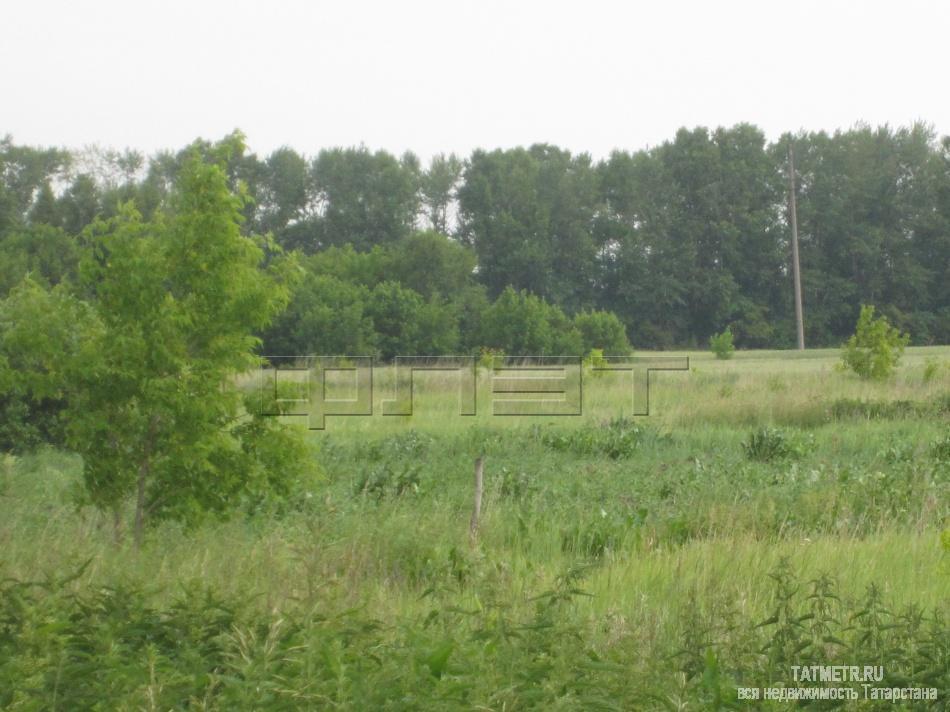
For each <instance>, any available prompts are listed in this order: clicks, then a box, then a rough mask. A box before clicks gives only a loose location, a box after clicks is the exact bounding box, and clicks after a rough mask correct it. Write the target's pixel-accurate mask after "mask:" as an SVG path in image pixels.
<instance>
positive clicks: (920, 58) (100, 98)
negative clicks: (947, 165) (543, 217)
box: [0, 0, 950, 158]
mask: <svg viewBox="0 0 950 712" xmlns="http://www.w3.org/2000/svg"><path fill="white" fill-rule="evenodd" d="M0 22H2V24H0V27H2V31H0V37H2V39H0V135H3V134H5V133H10V134H12V135H13V138H14V140H15V141H16V142H18V143H29V144H43V145H62V146H68V147H74V148H78V147H82V146H85V145H88V144H93V143H98V144H101V145H103V146H111V147H115V148H124V147H126V146H129V147H134V148H138V149H141V150H144V151H147V152H151V151H154V150H155V149H159V148H178V147H181V146H183V145H184V144H186V143H188V142H190V141H191V140H193V139H195V138H196V137H199V136H202V137H205V138H219V137H220V136H222V135H224V134H225V133H227V132H229V131H230V130H232V129H234V128H240V129H242V130H243V131H244V132H245V133H246V134H247V136H248V141H249V143H250V146H251V148H252V149H253V150H255V151H257V152H258V153H267V152H269V151H270V150H272V149H274V148H277V147H279V146H281V145H285V144H286V145H290V146H293V147H294V148H296V149H298V150H300V151H304V152H307V153H315V152H316V151H318V150H319V149H320V148H322V147H326V146H335V145H355V144H359V143H365V144H366V145H367V146H369V147H371V148H385V149H387V150H389V151H392V152H395V153H401V152H402V151H404V150H407V149H409V150H413V151H415V152H416V153H418V154H419V155H420V156H422V157H423V158H427V157H429V156H431V155H432V154H433V153H437V152H439V151H456V152H459V153H462V154H467V153H469V152H470V151H471V150H472V149H473V148H475V147H484V148H494V147H509V146H514V145H519V144H524V145H527V144H530V143H534V142H540V141H547V142H551V143H555V144H558V145H560V146H563V147H567V148H570V149H572V150H575V151H588V152H590V153H592V154H593V155H594V156H595V157H601V156H604V155H606V154H608V153H609V152H610V150H611V149H613V148H624V149H637V148H642V147H645V146H647V145H655V144H657V143H660V142H662V141H663V140H665V139H668V138H671V137H672V136H673V134H674V133H675V131H676V129H677V128H678V127H680V126H684V125H686V126H695V125H698V124H702V125H707V126H718V125H730V124H733V123H736V122H739V121H749V122H752V123H755V124H757V125H759V126H760V127H762V128H763V129H764V130H765V131H766V134H767V135H768V136H769V137H770V138H775V137H777V136H778V135H780V134H781V133H782V132H784V131H787V130H797V129H800V128H805V129H828V130H833V129H835V128H847V127H848V126H851V125H853V124H854V123H855V122H857V121H867V122H869V123H871V124H880V123H885V122H887V123H890V124H892V125H900V124H907V123H910V122H912V121H915V120H924V121H926V122H929V123H932V124H933V125H934V126H935V128H936V129H937V131H939V132H940V133H950V95H948V93H947V86H948V74H947V70H948V69H950V49H948V45H947V42H948V39H950V29H948V28H950V2H946V1H944V2H936V1H934V2H920V1H916V2H908V1H907V0H904V1H902V2H896V1H895V2H841V1H837V2H836V1H835V0H824V1H823V2H810V1H809V2H801V1H796V0H788V1H787V2H782V3H779V2H772V1H771V0H764V1H760V2H726V1H720V2H714V1H713V2H685V1H669V0H667V1H663V0H655V1H654V2H650V3H637V2H595V1H590V0H588V1H586V2H579V1H576V2H560V1H550V0H549V1H548V2H517V1H516V0H509V2H493V1H485V0H482V1H479V2H453V1H452V0H443V1H442V2H417V1H412V0H401V1H399V2H365V1H354V0H349V1H346V2H343V1H337V2H281V1H280V0H272V1H271V2H242V1H234V0H230V1H228V2H219V1H214V2H198V0H192V1H191V2H181V1H179V0H163V1H162V2H153V1H148V2H135V1H130V0H121V1H120V0H105V1H102V2H95V3H94V2H83V1H76V0H74V1H73V2H49V1H44V0H6V1H5V2H4V4H3V7H2V10H0Z"/></svg>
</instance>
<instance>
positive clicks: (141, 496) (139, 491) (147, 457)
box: [134, 416, 158, 549]
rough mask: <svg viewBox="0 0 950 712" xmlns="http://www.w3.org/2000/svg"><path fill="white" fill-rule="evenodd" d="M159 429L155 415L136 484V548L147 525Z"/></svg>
mask: <svg viewBox="0 0 950 712" xmlns="http://www.w3.org/2000/svg"><path fill="white" fill-rule="evenodd" d="M157 431H158V416H153V417H152V420H151V422H150V423H149V425H148V436H147V438H146V440H145V448H144V450H143V452H142V462H141V463H140V464H139V471H138V478H137V482H136V486H135V525H134V539H135V548H136V549H140V548H141V546H142V535H143V530H144V527H145V484H146V481H147V480H148V473H149V470H150V469H151V466H152V448H153V446H154V444H155V434H156V433H157Z"/></svg>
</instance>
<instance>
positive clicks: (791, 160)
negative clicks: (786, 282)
mask: <svg viewBox="0 0 950 712" xmlns="http://www.w3.org/2000/svg"><path fill="white" fill-rule="evenodd" d="M788 212H789V221H790V222H791V224H792V276H793V279H794V280H795V326H796V328H797V331H798V350H799V351H804V350H805V322H804V320H803V318H802V273H801V267H800V266H799V263H798V210H797V209H796V207H795V155H794V154H793V153H792V142H791V141H789V142H788Z"/></svg>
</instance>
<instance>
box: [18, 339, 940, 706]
mask: <svg viewBox="0 0 950 712" xmlns="http://www.w3.org/2000/svg"><path fill="white" fill-rule="evenodd" d="M948 355H950V349H909V350H908V353H907V356H906V357H905V365H904V366H903V367H902V369H901V370H900V372H899V373H898V375H897V376H896V378H895V379H893V380H892V381H890V382H886V383H883V384H873V385H870V386H869V385H868V384H866V383H863V382H859V381H858V380H857V379H856V378H852V377H850V376H848V375H846V374H843V373H839V372H838V371H836V370H835V369H834V363H835V359H836V358H837V354H836V352H834V351H822V352H805V354H797V353H792V354H789V353H782V352H765V353H751V354H750V353H743V352H738V353H737V354H736V357H735V358H734V359H733V360H731V361H728V362H720V361H716V360H714V359H712V358H711V357H710V356H708V355H704V354H698V355H697V354H691V363H692V366H693V368H694V369H695V370H692V371H691V372H689V373H685V372H683V373H676V372H672V373H662V372H660V373H655V374H654V375H653V378H652V386H651V394H650V396H651V415H650V417H648V418H633V417H631V416H630V412H631V407H632V403H631V396H632V391H631V388H629V387H628V386H629V384H626V385H625V384H624V377H623V376H615V375H608V376H604V377H598V378H589V379H587V381H585V410H584V415H582V416H579V417H557V418H552V417H531V416H523V417H505V418H500V417H492V416H491V415H490V408H489V407H488V403H489V400H488V399H489V398H490V396H491V394H490V384H489V383H488V379H487V377H486V376H484V375H483V376H482V380H481V382H480V391H479V403H480V411H479V414H478V415H476V416H474V417H462V416H459V415H458V414H457V401H456V399H455V390H454V389H455V388H456V384H455V382H454V381H453V380H452V378H451V377H448V376H446V375H445V374H427V375H425V376H423V378H422V380H421V381H420V382H419V384H418V385H417V400H416V403H415V404H414V405H415V407H414V411H415V413H414V415H413V416H412V417H411V418H406V417H394V416H380V415H375V416H373V417H370V418H330V419H328V427H327V430H326V431H325V432H314V433H312V437H313V438H314V439H315V441H316V443H317V446H318V451H319V458H320V464H321V467H320V468H319V471H320V474H319V475H315V477H314V479H313V480H312V481H310V482H305V483H302V484H301V488H300V489H299V491H295V492H294V493H293V494H292V496H291V497H290V498H289V500H288V501H287V502H285V503H283V504H281V505H280V506H276V505H275V506H274V507H273V508H272V509H267V510H250V509H244V510H240V511H237V512H235V513H234V515H233V516H232V518H231V519H230V520H228V521H224V522H221V521H207V522H204V523H202V524H200V525H198V526H196V527H194V528H192V529H190V530H185V529H182V528H181V527H178V526H175V525H172V524H162V525H160V526H158V527H156V528H155V529H154V530H152V531H150V532H149V534H148V537H147V539H146V542H145V545H144V546H143V548H142V549H141V550H140V551H135V550H134V549H132V548H131V547H128V546H117V545H116V544H114V543H113V540H112V536H111V519H109V518H107V517H105V516H103V515H100V514H98V513H96V512H95V511H93V510H90V509H82V508H80V509H77V507H76V505H75V504H74V502H75V496H74V495H75V492H76V489H77V487H78V486H79V477H80V470H81V463H80V462H79V461H78V460H77V458H75V457H74V456H71V455H69V454H66V453H60V452H55V451H41V452H38V453H35V454H33V455H29V456H24V457H21V458H16V459H13V458H8V459H6V460H5V461H4V462H3V463H0V465H2V470H0V579H2V580H3V581H4V583H3V584H2V585H0V707H4V708H12V709H92V708H101V709H143V708H144V709H170V708H179V707H195V708H207V709H295V708H318V709H320V708H344V709H385V708H390V709H456V708H466V709H525V708H534V707H540V706H553V707H555V708H564V709H598V708H602V709H708V708H716V707H717V706H723V705H726V704H727V703H730V702H732V703H734V702H735V697H736V695H735V687H736V686H737V685H765V684H773V683H783V682H789V681H790V670H789V668H790V666H791V665H793V664H802V665H805V664H812V663H814V664H884V665H885V668H886V669H887V670H888V675H890V677H889V678H888V679H889V681H890V682H891V683H893V684H902V685H903V684H905V683H907V684H909V683H911V682H912V683H914V684H920V685H930V686H935V687H938V688H939V689H940V695H941V699H944V700H945V699H946V695H947V694H948V693H950V689H948V687H950V680H948V678H947V670H948V669H950V662H948V661H950V652H948V641H950V630H948V627H947V623H946V616H947V613H948V599H947V596H946V591H947V590H948V588H950V552H948V551H947V550H946V548H945V546H944V545H942V544H941V537H942V536H943V538H944V540H946V539H947V537H948V535H947V534H945V532H946V531H947V530H948V528H950V522H948V519H950V496H948V495H950V457H948V455H947V452H948V450H947V447H946V442H947V432H948V427H947V426H948V423H950V408H948V407H947V406H948V399H947V394H948V393H950V369H943V370H940V369H939V368H938V369H937V370H936V371H935V369H934V368H932V367H931V364H932V363H934V362H935V360H936V361H937V362H938V363H941V362H942V361H941V360H942V359H944V360H945V359H947V356H948ZM376 381H377V391H376V398H377V408H376V412H377V413H378V412H379V408H378V401H379V400H381V399H382V398H387V397H391V394H390V393H387V388H389V387H390V386H391V385H392V379H391V374H390V373H387V372H385V371H383V372H381V373H380V374H379V375H378V376H377V379H376ZM288 420H290V421H291V422H292V419H288ZM482 454H484V455H485V456H486V482H485V499H484V503H483V519H482V522H481V526H480V531H479V538H478V540H477V542H476V543H475V544H474V545H472V544H471V543H470V541H469V537H468V517H469V514H470V508H471V501H470V500H471V496H472V492H471V488H472V485H471V479H472V461H473V459H474V457H475V456H477V455H482ZM772 619H775V620H774V621H773V620H772ZM769 621H772V622H769ZM829 641H830V642H829ZM864 708H867V707H862V709H864Z"/></svg>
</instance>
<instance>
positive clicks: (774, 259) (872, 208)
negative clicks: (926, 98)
mask: <svg viewBox="0 0 950 712" xmlns="http://www.w3.org/2000/svg"><path fill="white" fill-rule="evenodd" d="M231 138H233V137H229V138H226V139H225V140H224V141H222V142H219V143H217V144H216V143H209V142H207V141H197V142H195V143H194V144H193V145H192V146H189V147H186V148H184V149H182V150H181V151H179V152H177V153H159V154H156V155H154V156H151V157H148V158H146V157H145V156H143V155H141V154H138V153H135V152H134V151H126V152H122V153H119V152H113V151H98V152H95V151H94V152H92V153H90V152H89V151H85V152H75V151H74V152H69V151H65V150H61V149H44V148H32V147H27V146H21V145H17V144H15V143H14V142H13V140H12V139H11V138H6V139H0V176H2V179H0V184H2V187H0V236H2V239H0V294H2V295H5V294H6V293H7V292H8V291H9V290H10V289H12V288H13V287H14V286H15V285H16V284H18V283H19V282H20V280H21V279H22V277H23V276H24V275H25V274H26V273H27V272H29V273H30V274H31V276H32V278H33V279H34V281H36V282H38V283H41V284H45V285H47V286H52V285H54V284H56V283H58V282H59V281H61V280H62V279H64V278H66V277H69V276H71V275H73V274H74V273H75V271H76V265H77V263H78V252H79V250H78V249H77V248H78V245H77V244H76V243H77V239H76V238H77V236H78V235H79V234H80V233H81V232H82V231H83V229H84V228H85V227H87V226H88V225H89V224H90V223H92V222H93V221H94V220H95V219H96V218H97V217H98V218H102V219H106V220H108V219H111V218H114V217H116V216H117V215H119V214H120V212H121V209H122V208H121V206H122V205H123V203H125V202H126V201H129V200H133V201H134V202H135V207H136V209H137V210H138V211H139V212H140V213H141V215H142V217H143V219H144V220H146V221H147V220H149V219H151V217H152V214H153V213H154V212H156V211H161V210H162V208H163V206H165V204H166V203H167V202H168V199H169V197H170V194H171V193H172V192H173V190H174V186H175V183H176V180H177V177H178V175H179V173H180V172H181V170H182V167H183V166H185V165H186V163H187V160H188V156H189V155H191V154H192V152H194V151H197V152H199V153H201V154H202V155H205V156H208V157H211V158H213V157H214V156H215V155H217V156H222V153H221V150H220V147H221V146H222V145H231V146H232V147H233V148H232V150H230V151H228V152H227V153H226V154H225V155H223V156H222V157H223V159H224V161H225V172H226V174H227V176H228V180H229V185H230V187H231V189H232V190H234V191H235V192H237V191H239V190H240V191H242V192H243V194H244V195H245V196H246V197H247V200H245V201H244V202H243V204H242V206H241V208H240V210H241V213H242V215H243V216H244V218H245V220H244V223H243V226H242V229H243V231H244V232H245V233H246V234H248V235H251V234H257V235H267V234H271V235H272V236H273V240H274V244H276V245H279V246H280V247H281V248H282V249H283V250H284V251H286V252H290V251H294V250H298V251H300V252H301V253H302V254H304V255H306V256H307V259H302V260H301V266H302V268H303V274H302V275H301V279H300V281H299V286H298V289H297V290H296V291H295V293H294V294H293V295H292V298H291V304H290V307H289V309H288V311H287V312H286V313H285V315H284V316H283V317H281V318H278V319H277V320H275V321H274V322H273V323H272V324H271V325H270V327H268V328H267V329H266V330H264V331H263V332H262V334H261V336H263V338H264V353H268V354H307V353H342V352H343V351H345V352H346V353H352V352H353V351H357V352H359V353H360V354H370V353H375V354H380V355H384V356H387V357H388V356H389V355H391V353H392V350H393V349H394V348H399V349H405V348H406V347H407V345H408V346H409V347H411V348H416V349H419V350H420V351H419V352H420V353H421V352H422V350H424V352H425V353H428V354H441V353H477V352H478V349H479V347H482V346H493V347H495V348H502V349H505V350H506V351H507V352H508V353H512V354H513V353H516V350H515V349H514V348H513V344H510V343H509V344H505V343H487V342H485V341H484V339H485V338H486V335H485V334H483V333H482V331H481V326H482V321H483V316H484V315H485V312H486V310H488V309H489V308H490V307H491V306H492V305H493V304H494V303H495V302H496V300H498V299H499V298H501V297H502V296H503V295H504V293H505V291H506V290H507V289H509V288H510V289H512V290H513V291H514V292H515V294H520V293H522V292H525V293H527V294H529V295H531V296H532V297H534V298H537V299H540V300H543V303H544V304H545V305H546V307H549V308H550V309H548V311H549V312H550V314H549V315H548V318H546V321H548V323H549V324H552V323H553V324H554V326H555V328H557V329H561V328H563V329H564V333H560V334H557V337H556V340H557V341H559V342H563V343H566V344H568V345H570V346H575V345H576V335H575V334H574V333H573V332H574V331H575V330H579V331H580V332H581V335H582V344H581V345H582V350H578V351H577V352H575V353H574V355H580V354H581V353H587V352H588V351H589V350H590V349H592V348H600V349H603V350H604V353H605V354H606V355H612V354H613V353H614V352H617V351H624V350H626V349H627V348H628V347H629V344H628V343H627V339H628V338H629V341H630V343H632V344H633V345H634V346H636V347H637V348H640V349H644V348H647V349H649V348H658V349H669V348H674V347H689V348H701V347H702V345H703V344H706V343H708V341H709V338H710V336H712V335H713V333H714V331H715V330H717V329H720V328H721V327H722V325H724V324H730V325H731V331H732V333H733V337H734V340H735V345H736V346H737V347H738V348H741V349H749V348H789V347H791V346H792V345H793V344H794V342H795V322H794V306H793V304H792V299H791V288H790V277H789V270H788V253H789V247H788V238H789V230H788V226H787V225H786V223H785V205H786V195H785V190H786V180H785V177H784V172H785V162H786V149H787V146H788V143H789V142H790V141H792V142H794V145H795V152H796V156H797V157H798V161H797V167H798V172H799V175H800V178H801V180H800V181H799V194H798V218H799V219H798V224H799V232H800V235H801V244H802V249H801V262H802V275H803V286H802V289H803V301H804V304H805V305H806V306H805V319H806V321H807V323H808V328H807V336H808V345H809V346H826V347H827V346H837V345H839V344H841V343H842V342H844V341H845V340H846V339H847V338H848V337H849V336H851V334H852V333H853V331H854V323H855V321H856V320H857V318H858V315H859V312H860V308H861V305H862V304H868V303H874V304H876V305H877V307H878V313H880V314H882V315H885V316H886V317H887V319H888V320H889V322H890V323H891V324H893V325H894V327H895V328H898V329H900V331H901V332H906V333H909V334H910V335H911V338H912V339H913V340H914V341H913V343H914V344H916V345H926V344H940V343H950V291H948V290H950V287H948V286H947V285H950V272H948V270H950V266H948V265H950V238H948V235H950V198H948V196H950V137H942V138H941V137H938V136H937V135H935V134H934V133H933V131H932V130H931V129H930V128H928V127H927V126H925V125H923V124H915V125H913V126H909V127H906V128H898V129H893V128H890V127H882V128H878V129H873V128H871V127H868V126H857V127H855V128H853V129H850V130H847V131H840V132H837V133H835V134H833V135H829V134H827V133H824V132H815V133H799V134H797V135H794V136H792V135H785V136H782V137H781V138H779V139H778V140H776V141H775V142H773V143H769V142H767V141H766V139H765V136H764V135H763V133H762V131H760V130H759V129H758V128H756V127H754V126H751V125H749V124H739V125H736V126H732V127H728V128H726V127H723V128H718V129H715V130H709V129H706V128H703V127H697V128H694V129H685V128H684V129H681V130H680V131H678V132H677V133H676V135H675V136H674V137H672V138H671V140H669V141H666V142H664V143H662V144H660V145H658V146H655V147H653V148H650V149H648V150H641V151H634V152H630V151H624V150H618V151H615V152H613V153H612V154H611V155H610V156H609V157H607V158H606V159H604V160H600V161H594V160H592V159H591V158H590V156H587V155H586V154H572V153H571V152H569V151H566V150H563V149H560V148H558V147H556V146H551V145H546V144H539V145H534V146H531V147H528V148H513V149H509V150H496V151H482V150H478V151H474V152H473V153H472V154H471V155H470V156H468V157H459V156H452V155H450V156H444V155H440V156H436V157H434V158H433V159H432V160H431V161H429V163H428V165H424V164H423V163H422V162H421V161H420V160H419V159H418V158H417V157H416V156H413V155H412V154H405V155H403V156H402V157H398V158H397V157H395V156H392V155H389V154H387V153H386V152H384V151H375V152H374V151H370V150H368V149H366V148H364V147H360V148H329V149H326V150H323V151H320V152H319V153H318V154H317V155H315V156H304V155H301V154H299V153H297V152H296V151H294V150H293V149H291V148H287V147H284V148H281V149H278V150H276V151H274V152H273V153H271V154H270V155H267V156H259V155H256V154H254V153H251V152H250V151H248V150H247V149H246V148H245V147H244V146H243V144H240V143H235V142H234V141H232V140H231ZM388 283H396V284H398V285H399V287H400V288H401V289H402V290H410V291H411V292H412V293H413V294H410V293H408V292H404V291H398V292H397V291H396V290H395V287H393V285H392V284H388ZM374 292H375V293H376V295H377V296H376V298H374V297H373V294H374ZM389 296H393V298H398V302H399V308H398V310H395V311H393V312H391V313H390V312H387V311H386V310H385V309H381V308H380V305H379V300H381V299H386V298H388V297H389ZM511 301H512V300H511V298H510V297H505V298H504V300H503V302H504V303H505V306H506V308H510V307H511V306H512V305H511ZM520 306H521V307H522V308H523V309H525V310H527V311H528V312H530V313H529V314H527V315H519V318H522V319H528V320H530V319H532V318H534V317H536V316H537V313H536V312H537V311H538V310H537V309H536V308H535V307H534V306H533V305H532V304H531V303H528V302H525V303H523V304H521V305H520ZM393 308H394V309H395V307H393ZM499 309H500V308H499ZM554 309H556V310H559V312H560V313H563V315H564V316H565V317H566V318H564V319H561V318H558V317H557V313H558V312H557V311H553V310H554ZM496 311H497V310H496ZM592 311H593V312H598V311H599V312H609V313H610V314H612V315H613V316H614V317H616V320H617V321H618V323H619V325H621V326H622V327H623V330H624V332H623V335H622V336H621V335H620V332H618V330H617V329H616V327H615V325H612V324H606V323H592V322H591V320H590V319H589V318H581V316H580V315H582V314H584V313H590V312H592ZM330 314H333V315H339V316H340V318H339V319H338V320H335V319H333V318H332V317H331V316H329V315H330ZM552 318H553V322H552ZM605 318H610V317H605ZM403 319H404V320H405V321H400V320H403ZM578 320H579V321H578ZM377 321H378V322H379V323H377ZM416 324H418V326H415V325H416ZM298 325H299V328H298ZM410 325H412V326H410ZM496 327H497V325H492V327H491V332H490V334H489V335H493V336H494V337H495V338H496V339H497V338H498V337H499V334H498V330H497V328H496ZM605 329H606V331H605ZM404 330H405V331H406V332H407V333H403V331H404ZM551 338H552V339H553V338H555V337H554V336H552V337H551Z"/></svg>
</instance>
